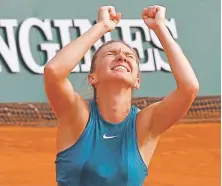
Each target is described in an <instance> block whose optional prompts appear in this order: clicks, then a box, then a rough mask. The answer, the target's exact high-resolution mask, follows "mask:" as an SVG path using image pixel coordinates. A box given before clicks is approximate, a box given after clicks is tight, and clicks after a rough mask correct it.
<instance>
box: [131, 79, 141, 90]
mask: <svg viewBox="0 0 222 186" xmlns="http://www.w3.org/2000/svg"><path fill="white" fill-rule="evenodd" d="M133 88H135V89H139V88H140V79H139V78H136V83H135V84H134V86H133Z"/></svg>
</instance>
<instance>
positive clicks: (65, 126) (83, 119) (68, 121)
mask: <svg viewBox="0 0 222 186" xmlns="http://www.w3.org/2000/svg"><path fill="white" fill-rule="evenodd" d="M74 94H76V93H75V92H74ZM75 96H77V97H76V98H75V99H76V101H75V106H74V107H75V108H74V110H73V114H68V115H63V116H62V117H60V118H59V120H58V122H59V123H58V127H57V140H56V146H57V152H61V151H63V150H65V149H67V148H68V147H70V146H71V145H73V144H74V143H76V141H77V140H78V139H79V137H80V136H81V134H82V132H83V131H84V129H85V127H86V125H87V123H88V121H89V117H90V105H89V102H88V101H87V100H85V99H84V98H83V97H82V96H80V95H75Z"/></svg>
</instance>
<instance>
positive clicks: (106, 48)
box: [100, 42, 133, 53]
mask: <svg viewBox="0 0 222 186" xmlns="http://www.w3.org/2000/svg"><path fill="white" fill-rule="evenodd" d="M112 50H122V51H123V52H129V53H133V51H132V49H131V48H129V47H128V46H126V45H125V44H123V43H121V42H114V43H109V44H107V45H105V46H104V47H102V48H101V51H100V52H101V53H104V52H108V51H112Z"/></svg>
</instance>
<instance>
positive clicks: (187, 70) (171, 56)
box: [155, 25, 199, 90]
mask: <svg viewBox="0 0 222 186" xmlns="http://www.w3.org/2000/svg"><path fill="white" fill-rule="evenodd" d="M155 33H156V35H157V37H158V38H159V40H160V42H161V44H162V46H163V49H164V51H165V54H166V56H167V59H168V61H169V65H170V67H171V70H172V73H173V75H174V77H175V80H176V83H177V87H178V88H179V89H186V90H190V89H198V87H199V84H198V80H197V78H196V75H195V73H194V71H193V69H192V67H191V65H190V63H189V61H188V60H187V58H186V57H185V55H184V54H183V52H182V50H181V48H180V46H179V45H178V44H177V43H176V42H175V41H174V39H173V38H172V36H171V34H170V33H169V31H168V29H167V28H166V26H165V25H161V26H159V27H158V29H156V31H155Z"/></svg>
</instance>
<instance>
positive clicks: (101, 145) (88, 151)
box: [55, 100, 148, 186]
mask: <svg viewBox="0 0 222 186" xmlns="http://www.w3.org/2000/svg"><path fill="white" fill-rule="evenodd" d="M89 104H90V117H89V121H88V123H87V125H86V128H85V129H84V131H83V133H82V135H81V136H80V137H79V139H78V140H77V142H76V143H75V144H73V145H72V146H71V147H69V148H68V149H66V150H64V151H61V152H59V153H58V154H57V156H56V161H55V163H56V180H57V184H58V186H142V185H143V182H144V180H145V178H146V176H147V175H148V169H147V167H146V165H145V163H144V161H143V159H142V157H141V155H140V152H139V149H138V145H137V136H136V115H137V110H138V108H136V107H134V106H132V107H131V110H130V113H129V114H128V116H127V117H126V118H125V120H124V121H122V122H120V123H118V124H112V123H109V122H107V121H105V120H104V119H103V117H102V116H101V114H100V112H99V109H98V105H97V103H96V101H94V100H92V101H89ZM73 125H75V124H73Z"/></svg>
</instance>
